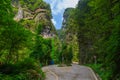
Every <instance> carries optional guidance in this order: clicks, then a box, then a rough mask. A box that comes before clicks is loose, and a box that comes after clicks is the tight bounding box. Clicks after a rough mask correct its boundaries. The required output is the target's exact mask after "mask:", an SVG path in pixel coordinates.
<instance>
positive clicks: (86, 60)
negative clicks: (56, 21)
mask: <svg viewBox="0 0 120 80" xmlns="http://www.w3.org/2000/svg"><path fill="white" fill-rule="evenodd" d="M69 16H71V17H72V18H71V19H68V21H67V24H68V26H67V27H66V30H68V31H67V32H66V34H68V33H70V32H71V33H74V32H75V31H76V34H77V35H76V36H77V38H78V46H79V54H78V59H79V64H92V65H90V66H91V67H92V68H93V69H94V70H95V71H96V72H98V73H99V75H100V77H101V78H102V79H103V80H119V79H120V71H119V67H120V66H119V61H120V57H119V55H120V54H119V49H120V46H119V43H120V40H119V38H120V36H119V35H120V22H119V21H120V1H119V0H80V1H79V3H78V5H77V7H76V9H75V10H74V11H70V12H69ZM71 25H72V26H71ZM72 30H73V31H72Z"/></svg>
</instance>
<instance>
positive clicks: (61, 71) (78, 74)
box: [42, 64, 97, 80]
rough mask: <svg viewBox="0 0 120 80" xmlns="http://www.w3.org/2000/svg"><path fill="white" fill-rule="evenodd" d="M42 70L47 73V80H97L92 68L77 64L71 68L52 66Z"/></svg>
mask: <svg viewBox="0 0 120 80" xmlns="http://www.w3.org/2000/svg"><path fill="white" fill-rule="evenodd" d="M42 70H43V71H44V72H45V73H46V80H97V78H96V76H95V75H94V73H93V71H92V70H91V69H90V68H88V67H85V66H80V65H77V64H72V66H70V67H57V65H52V66H48V67H44V68H42Z"/></svg>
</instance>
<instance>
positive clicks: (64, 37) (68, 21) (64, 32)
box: [58, 8, 79, 61]
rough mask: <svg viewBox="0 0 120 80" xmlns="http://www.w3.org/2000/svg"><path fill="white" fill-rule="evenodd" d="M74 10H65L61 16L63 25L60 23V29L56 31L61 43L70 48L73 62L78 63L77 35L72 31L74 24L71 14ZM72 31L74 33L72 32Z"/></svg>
mask: <svg viewBox="0 0 120 80" xmlns="http://www.w3.org/2000/svg"><path fill="white" fill-rule="evenodd" d="M74 10H75V9H74V8H67V9H66V10H65V12H64V14H63V23H62V29H61V30H58V34H59V37H60V39H61V41H62V42H65V43H66V44H67V46H72V50H73V55H74V57H73V60H74V61H78V59H77V55H78V50H79V49H78V43H77V35H76V33H77V32H76V31H75V30H74V24H72V23H73V22H72V21H73V18H74V16H73V13H72V12H74ZM72 30H74V31H72Z"/></svg>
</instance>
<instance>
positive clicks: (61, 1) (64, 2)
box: [50, 0, 79, 15]
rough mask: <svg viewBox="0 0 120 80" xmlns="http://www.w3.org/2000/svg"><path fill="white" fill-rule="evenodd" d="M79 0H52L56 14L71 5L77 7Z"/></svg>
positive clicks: (53, 10) (52, 6) (52, 7)
mask: <svg viewBox="0 0 120 80" xmlns="http://www.w3.org/2000/svg"><path fill="white" fill-rule="evenodd" d="M78 1H79V0H50V2H51V3H50V5H51V9H52V12H53V14H54V15H57V14H58V13H60V12H61V11H62V10H65V9H66V8H69V7H73V8H75V7H76V4H77V3H78Z"/></svg>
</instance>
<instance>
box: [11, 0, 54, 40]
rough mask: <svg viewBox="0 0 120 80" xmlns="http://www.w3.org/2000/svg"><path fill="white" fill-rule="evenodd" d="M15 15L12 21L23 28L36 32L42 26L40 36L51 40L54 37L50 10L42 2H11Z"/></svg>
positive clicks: (30, 0)
mask: <svg viewBox="0 0 120 80" xmlns="http://www.w3.org/2000/svg"><path fill="white" fill-rule="evenodd" d="M12 5H13V9H14V13H15V17H14V20H16V21H19V22H21V24H22V25H23V26H25V28H27V29H29V30H31V31H32V32H33V33H35V32H36V29H37V28H38V25H39V24H42V30H41V32H40V35H42V36H43V37H44V38H51V37H54V36H55V35H56V30H55V27H54V25H53V23H52V21H51V19H52V16H51V9H50V6H49V4H47V3H45V2H44V1H43V0H20V1H19V0H12Z"/></svg>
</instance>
